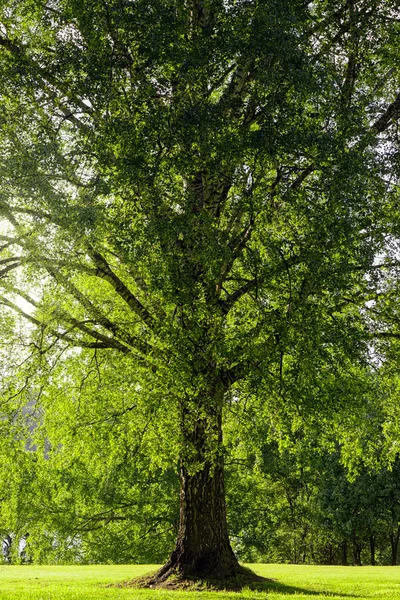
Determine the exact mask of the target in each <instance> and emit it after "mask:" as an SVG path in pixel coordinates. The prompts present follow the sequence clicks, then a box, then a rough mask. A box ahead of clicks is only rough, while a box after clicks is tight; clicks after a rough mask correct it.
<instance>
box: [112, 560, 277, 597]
mask: <svg viewBox="0 0 400 600" xmlns="http://www.w3.org/2000/svg"><path fill="white" fill-rule="evenodd" d="M271 581H272V580H271V579H267V578H265V577H261V576H260V575H257V574H256V573H254V572H253V571H251V570H250V569H247V568H246V567H242V566H241V565H240V566H239V568H238V570H237V572H236V573H235V575H230V576H227V577H216V576H215V575H214V576H211V577H205V576H202V577H195V576H190V577H189V576H188V577H184V576H181V575H179V574H177V573H176V572H174V571H173V570H172V569H171V570H166V571H165V572H163V569H161V570H160V571H157V572H155V573H148V574H147V575H144V576H141V577H136V578H135V579H132V580H130V581H124V582H122V583H119V584H116V585H115V587H124V588H125V587H132V588H152V589H170V590H182V591H185V590H186V591H193V590H197V591H202V590H203V591H204V590H208V591H212V590H214V591H222V590H224V591H235V592H239V591H240V590H242V589H243V588H250V589H256V590H265V589H266V587H267V586H268V584H270V583H271Z"/></svg>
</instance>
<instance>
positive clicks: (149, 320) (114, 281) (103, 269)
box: [90, 250, 156, 330]
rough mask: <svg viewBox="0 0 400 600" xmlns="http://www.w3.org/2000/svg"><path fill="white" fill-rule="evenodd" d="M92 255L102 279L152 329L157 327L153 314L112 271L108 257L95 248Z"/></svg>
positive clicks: (91, 252)
mask: <svg viewBox="0 0 400 600" xmlns="http://www.w3.org/2000/svg"><path fill="white" fill-rule="evenodd" d="M90 257H91V258H92V260H93V262H94V263H95V265H96V267H97V271H96V275H97V276H98V277H100V278H101V279H104V281H107V282H108V283H109V284H110V285H111V286H112V287H113V288H114V290H115V291H116V292H117V294H118V295H119V296H120V297H121V298H122V299H123V300H124V301H125V302H126V303H127V305H128V306H129V308H131V309H132V310H133V312H134V313H136V314H137V315H138V316H139V317H140V318H141V320H142V321H143V322H144V323H145V324H146V325H147V326H148V327H149V328H150V329H152V330H154V329H156V323H155V321H154V319H153V317H152V315H151V314H150V313H149V311H148V310H147V308H146V307H145V306H143V304H142V303H141V302H140V301H139V300H138V299H137V298H136V296H134V294H132V292H131V291H130V290H129V289H128V288H127V286H126V285H125V284H124V283H123V282H122V281H121V280H120V278H119V277H118V276H117V275H116V274H115V273H114V271H112V269H111V267H110V265H109V264H108V262H107V261H106V259H105V258H104V257H103V256H102V255H101V254H100V253H99V252H96V251H95V250H91V251H90Z"/></svg>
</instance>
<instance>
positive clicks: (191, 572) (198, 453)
mask: <svg viewBox="0 0 400 600" xmlns="http://www.w3.org/2000/svg"><path fill="white" fill-rule="evenodd" d="M221 420H222V408H221V407H218V408H216V406H215V403H214V404H213V405H212V410H211V411H210V412H209V413H208V415H207V417H206V418H202V419H199V420H198V421H197V423H196V424H195V426H194V427H191V428H189V429H190V431H187V432H186V433H185V436H186V439H187V442H188V447H189V448H191V449H192V451H194V457H195V458H194V460H193V456H192V459H191V461H190V462H189V461H188V460H187V459H185V458H183V459H182V464H181V472H180V524H179V532H178V538H177V541H176V545H175V549H174V551H173V552H172V554H171V557H170V559H169V560H168V562H167V563H166V564H165V565H164V566H163V567H162V568H161V569H160V570H159V571H158V573H157V574H156V575H155V576H154V583H155V584H157V583H159V582H163V581H165V580H166V579H168V578H169V577H170V576H177V577H178V578H182V579H212V580H215V579H217V580H223V579H229V578H232V577H235V576H236V575H238V574H244V573H248V571H247V570H246V569H244V568H243V567H241V566H240V565H239V563H238V561H237V559H236V557H235V555H234V553H233V551H232V548H231V545H230V542H229V536H228V527H227V520H226V508H225V486H224V466H223V457H222V453H221V452H220V449H221V442H222V423H221ZM184 421H185V419H184ZM196 464H197V466H196V467H195V468H194V470H193V465H196Z"/></svg>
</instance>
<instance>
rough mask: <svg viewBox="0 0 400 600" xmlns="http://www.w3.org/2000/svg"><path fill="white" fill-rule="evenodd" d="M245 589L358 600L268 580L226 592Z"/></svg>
mask: <svg viewBox="0 0 400 600" xmlns="http://www.w3.org/2000/svg"><path fill="white" fill-rule="evenodd" d="M245 589H250V590H252V591H256V592H267V593H270V592H274V593H276V594H278V593H279V594H284V595H285V596H294V595H295V594H301V595H303V596H304V595H307V596H316V597H318V596H323V597H326V596H328V597H332V598H335V597H340V598H342V597H343V598H357V597H358V596H355V595H353V594H344V593H343V592H335V591H332V590H328V589H323V590H311V589H307V588H304V587H298V586H296V585H288V584H286V583H282V582H280V581H278V580H277V579H266V580H264V581H254V582H251V583H246V585H243V586H242V587H241V589H238V588H236V589H235V590H232V589H231V590H226V591H236V592H240V591H244V590H245Z"/></svg>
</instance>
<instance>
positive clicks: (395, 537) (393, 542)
mask: <svg viewBox="0 0 400 600" xmlns="http://www.w3.org/2000/svg"><path fill="white" fill-rule="evenodd" d="M389 535H390V546H391V549H392V567H395V566H396V565H397V553H398V548H399V538H400V527H398V528H397V531H396V532H394V531H392V532H391V533H390V534H389Z"/></svg>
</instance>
